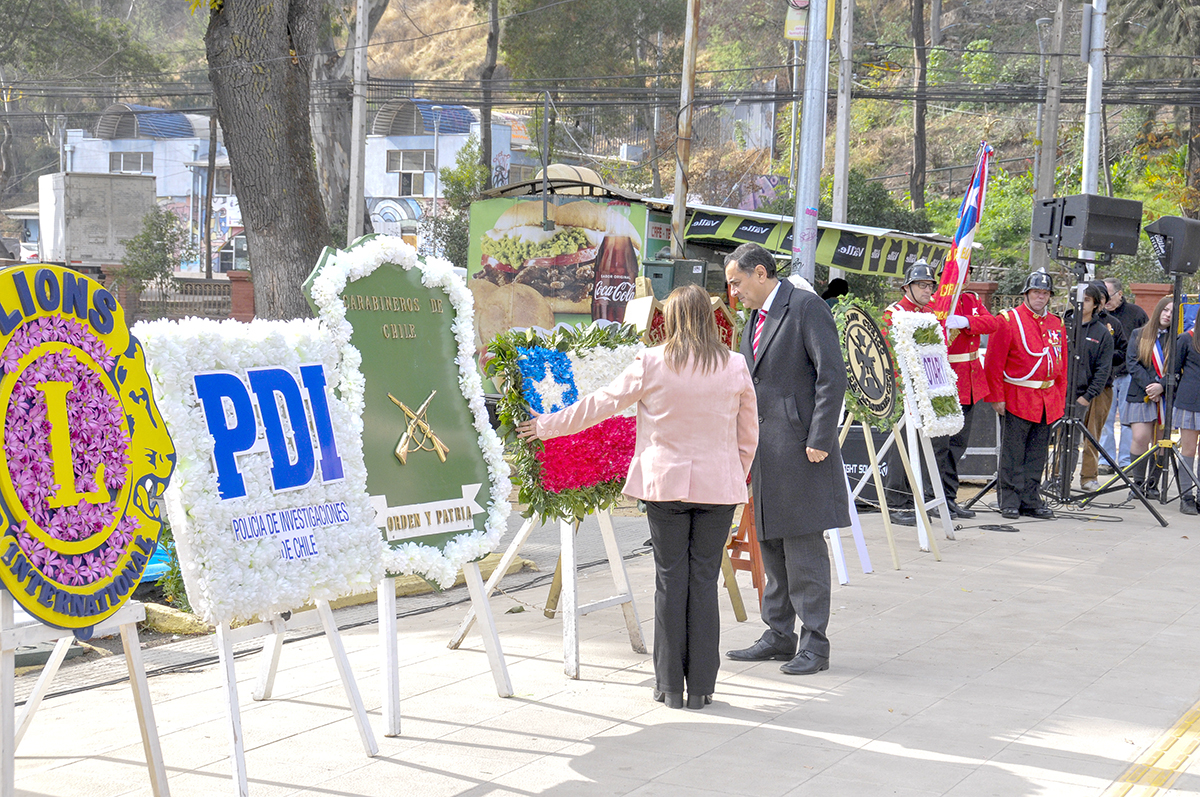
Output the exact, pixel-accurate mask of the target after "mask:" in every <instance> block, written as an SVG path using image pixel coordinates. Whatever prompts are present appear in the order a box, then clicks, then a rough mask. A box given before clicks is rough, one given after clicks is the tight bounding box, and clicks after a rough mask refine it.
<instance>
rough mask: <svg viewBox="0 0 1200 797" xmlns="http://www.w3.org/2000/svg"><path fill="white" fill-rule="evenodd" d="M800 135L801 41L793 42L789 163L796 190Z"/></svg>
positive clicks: (789, 171)
mask: <svg viewBox="0 0 1200 797" xmlns="http://www.w3.org/2000/svg"><path fill="white" fill-rule="evenodd" d="M799 135H800V43H799V42H796V41H793V42H792V143H791V149H790V150H788V151H789V152H790V153H791V158H790V163H789V165H788V187H789V188H790V189H791V190H792V193H793V194H794V193H795V192H796V174H797V171H798V170H799V165H800V162H799V160H798V157H799V154H798V153H797V152H796V140H797V137H798V136H799Z"/></svg>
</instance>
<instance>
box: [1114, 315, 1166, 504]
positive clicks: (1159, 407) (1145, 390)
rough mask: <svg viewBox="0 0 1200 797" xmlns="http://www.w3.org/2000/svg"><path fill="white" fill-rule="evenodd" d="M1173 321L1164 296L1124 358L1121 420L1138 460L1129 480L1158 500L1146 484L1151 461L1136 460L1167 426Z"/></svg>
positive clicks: (1135, 334)
mask: <svg viewBox="0 0 1200 797" xmlns="http://www.w3.org/2000/svg"><path fill="white" fill-rule="evenodd" d="M1172 318H1173V313H1172V307H1171V297H1170V296H1164V297H1163V298H1162V299H1160V300H1159V302H1158V304H1156V305H1155V306H1154V312H1153V313H1151V314H1150V319H1149V320H1148V321H1147V322H1146V324H1145V326H1141V327H1138V328H1137V329H1136V330H1134V331H1133V334H1131V335H1130V336H1129V350H1128V352H1127V353H1126V356H1125V364H1126V366H1127V367H1128V369H1129V375H1130V377H1132V378H1131V379H1130V382H1129V393H1128V394H1127V395H1126V397H1125V406H1124V407H1122V408H1121V419H1122V421H1123V422H1124V423H1126V424H1128V425H1129V433H1130V435H1131V441H1132V443H1131V445H1130V448H1129V451H1130V454H1131V456H1132V457H1133V459H1134V460H1135V461H1134V463H1133V464H1132V465H1131V466H1130V468H1131V472H1130V474H1129V477H1130V478H1131V479H1133V480H1134V481H1136V482H1139V483H1140V484H1141V485H1142V492H1143V493H1145V495H1146V497H1147V498H1158V488H1156V487H1154V486H1153V485H1151V484H1150V483H1148V482H1147V481H1146V464H1147V462H1148V461H1149V458H1146V459H1142V460H1141V461H1137V460H1138V458H1139V457H1140V456H1141V455H1142V454H1144V453H1146V451H1147V450H1148V449H1149V448H1150V443H1151V440H1152V438H1153V436H1154V425H1155V424H1164V423H1165V422H1166V419H1165V418H1163V417H1162V412H1163V403H1162V395H1163V373H1164V370H1165V369H1166V367H1167V353H1168V352H1169V351H1170V350H1169V348H1168V347H1170V346H1173V345H1174V344H1175V339H1174V335H1172V334H1171V319H1172Z"/></svg>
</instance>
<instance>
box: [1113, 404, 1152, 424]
mask: <svg viewBox="0 0 1200 797" xmlns="http://www.w3.org/2000/svg"><path fill="white" fill-rule="evenodd" d="M1157 421H1158V402H1154V401H1138V402H1132V401H1126V402H1125V403H1124V404H1122V405H1121V423H1123V424H1126V425H1128V424H1131V423H1155V422H1157Z"/></svg>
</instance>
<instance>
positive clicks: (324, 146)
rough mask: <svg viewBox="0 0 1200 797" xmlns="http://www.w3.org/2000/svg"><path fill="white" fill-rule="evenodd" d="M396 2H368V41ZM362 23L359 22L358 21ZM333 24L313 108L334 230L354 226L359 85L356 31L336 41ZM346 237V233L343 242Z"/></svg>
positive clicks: (320, 50) (315, 79)
mask: <svg viewBox="0 0 1200 797" xmlns="http://www.w3.org/2000/svg"><path fill="white" fill-rule="evenodd" d="M389 2H390V0H367V25H368V27H367V38H368V39H370V37H371V34H372V33H374V32H375V26H376V25H378V24H379V20H380V19H382V18H383V12H384V11H386V10H387V7H388V3H389ZM354 24H355V25H357V24H358V22H357V20H356V21H355V23H354ZM333 29H334V26H333V25H322V26H321V30H322V38H321V40H320V41H319V42H318V44H317V49H316V53H317V55H316V56H315V57H314V58H313V64H312V85H313V86H314V87H316V90H317V91H318V92H320V96H319V97H318V98H317V102H316V103H315V104H314V105H313V108H312V119H311V121H312V132H313V147H314V149H315V151H316V159H317V180H318V182H319V183H320V186H321V198H322V200H323V202H324V204H325V218H326V219H327V220H328V222H329V226H330V227H332V228H334V229H338V228H344V227H346V226H347V225H348V224H349V219H347V218H346V212H347V208H348V207H349V204H350V194H349V192H350V146H351V139H352V135H351V133H350V118H351V114H352V110H353V109H352V108H351V102H352V100H353V90H352V89H353V87H352V86H351V84H350V81H351V75H352V74H353V68H354V48H353V47H351V46H350V44H352V43H353V42H354V30H353V27H351V29H350V32H349V35H348V38H347V44H346V45H345V46H343V45H340V44H339V43H338V42H337V41H335V40H334V38H333ZM345 237H346V236H345V235H342V236H341V239H344V238H345ZM339 240H340V239H339Z"/></svg>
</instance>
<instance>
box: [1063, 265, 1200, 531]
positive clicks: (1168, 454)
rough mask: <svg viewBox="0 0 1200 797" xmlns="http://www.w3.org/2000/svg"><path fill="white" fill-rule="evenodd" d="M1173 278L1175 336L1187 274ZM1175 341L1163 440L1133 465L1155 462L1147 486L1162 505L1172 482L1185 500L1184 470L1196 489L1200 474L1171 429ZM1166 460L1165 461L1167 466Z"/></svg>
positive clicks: (1168, 366) (1166, 379) (1169, 356)
mask: <svg viewBox="0 0 1200 797" xmlns="http://www.w3.org/2000/svg"><path fill="white" fill-rule="evenodd" d="M1173 276H1174V277H1175V285H1174V292H1173V293H1172V296H1171V330H1172V332H1173V331H1174V330H1176V329H1178V328H1179V326H1178V325H1179V321H1178V318H1179V316H1178V313H1179V305H1180V299H1181V297H1182V294H1183V274H1181V273H1178V272H1176V273H1175V274H1174V275H1173ZM1148 323H1151V324H1155V325H1156V326H1157V324H1158V319H1157V318H1152V319H1150V321H1149V322H1148ZM1193 334H1196V333H1195V332H1193ZM1174 337H1175V336H1174V335H1168V336H1167V339H1168V341H1169V345H1168V351H1166V352H1164V353H1163V354H1164V355H1165V357H1164V360H1165V361H1166V363H1165V366H1164V367H1163V394H1162V407H1163V425H1162V433H1161V435H1160V436H1159V439H1158V440H1156V441H1155V442H1154V443H1153V444H1151V446H1150V448H1149V449H1147V451H1146V452H1145V453H1144V454H1142V455H1141V456H1140V457H1138V458H1137V459H1136V460H1134V462H1133V463H1132V465H1137V464H1138V463H1139V462H1141V461H1142V460H1143V459H1149V460H1151V464H1152V466H1153V467H1154V471H1153V475H1152V476H1151V475H1149V474H1148V475H1147V483H1148V484H1151V483H1153V484H1154V486H1155V487H1157V489H1158V500H1159V503H1160V504H1166V503H1168V502H1169V501H1170V500H1172V499H1171V498H1169V495H1168V493H1169V490H1170V487H1171V480H1172V478H1173V479H1174V481H1175V484H1176V485H1177V486H1179V487H1180V496H1181V497H1182V495H1183V490H1182V485H1181V484H1180V478H1179V472H1180V469H1182V470H1183V472H1184V473H1185V474H1186V475H1187V476H1188V477H1189V478H1190V479H1191V481H1192V485H1193V486H1195V485H1196V474H1195V472H1193V470H1192V464H1191V463H1190V462H1188V461H1187V460H1186V459H1184V457H1183V455H1182V454H1181V453H1180V452H1179V449H1178V448H1176V446H1175V441H1174V440H1172V439H1171V429H1172V427H1173V426H1174V418H1173V413H1174V407H1175V383H1176V381H1177V380H1178V376H1177V375H1176V369H1177V368H1178V365H1179V364H1178V348H1177V346H1176V345H1175V344H1176V341H1175V340H1173V338H1174ZM1085 431H1086V430H1085ZM1105 456H1106V457H1107V454H1105ZM1163 460H1165V462H1164V461H1163ZM1131 469H1132V468H1131ZM1117 472H1118V473H1119V472H1120V471H1117ZM1122 475H1124V474H1122ZM1137 493H1138V495H1139V497H1141V490H1140V489H1138V490H1137ZM1093 495H1094V494H1093ZM1086 503H1087V501H1083V502H1081V505H1082V504H1086ZM1143 503H1145V504H1146V506H1147V507H1148V508H1150V505H1149V503H1148V502H1147V501H1145V500H1144V499H1143ZM1150 511H1151V512H1153V513H1154V515H1155V516H1156V517H1159V515H1158V513H1157V512H1154V510H1153V508H1150ZM1160 522H1162V524H1163V525H1164V526H1165V525H1167V523H1166V521H1162V520H1161V518H1160Z"/></svg>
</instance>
